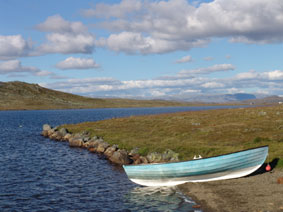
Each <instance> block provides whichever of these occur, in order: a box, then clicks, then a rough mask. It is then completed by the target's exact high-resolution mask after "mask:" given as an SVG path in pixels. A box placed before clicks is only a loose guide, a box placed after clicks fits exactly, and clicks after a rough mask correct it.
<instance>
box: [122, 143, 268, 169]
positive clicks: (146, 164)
mask: <svg viewBox="0 0 283 212" xmlns="http://www.w3.org/2000/svg"><path fill="white" fill-rule="evenodd" d="M264 147H269V145H264V146H259V147H253V148H249V149H244V150H240V151H236V152H231V153H226V154H222V155H216V156H211V157H205V158H199V159H191V160H185V161H176V162H161V163H145V164H129V165H123V167H130V166H148V165H162V164H173V163H184V162H190V161H199V160H206V159H210V158H217V157H221V156H226V155H231V154H235V153H240V152H245V151H250V150H253V149H260V148H264ZM267 155H268V152H267Z"/></svg>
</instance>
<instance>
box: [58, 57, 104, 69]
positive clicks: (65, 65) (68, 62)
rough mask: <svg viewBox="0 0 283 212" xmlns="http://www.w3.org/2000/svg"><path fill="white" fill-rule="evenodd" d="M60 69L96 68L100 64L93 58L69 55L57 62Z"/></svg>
mask: <svg viewBox="0 0 283 212" xmlns="http://www.w3.org/2000/svg"><path fill="white" fill-rule="evenodd" d="M56 67H57V68H59V69H63V70H66V69H94V68H99V67H100V66H99V65H98V64H96V63H95V61H94V60H93V59H92V58H76V57H68V58H66V59H65V60H63V61H61V62H59V63H57V64H56Z"/></svg>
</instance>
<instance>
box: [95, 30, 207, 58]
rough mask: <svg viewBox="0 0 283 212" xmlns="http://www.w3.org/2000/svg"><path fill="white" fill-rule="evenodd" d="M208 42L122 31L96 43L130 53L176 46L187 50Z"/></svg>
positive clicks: (158, 51)
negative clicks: (171, 38) (167, 38)
mask: <svg viewBox="0 0 283 212" xmlns="http://www.w3.org/2000/svg"><path fill="white" fill-rule="evenodd" d="M207 42H208V41H207V40H198V39H196V40H193V41H185V40H183V41H174V40H166V39H159V38H154V37H151V36H144V35H143V34H142V33H136V32H121V33H119V34H111V35H110V36H109V37H108V38H100V39H99V40H98V41H96V45H97V46H100V47H107V48H109V49H111V50H113V51H116V52H119V51H122V52H126V53H128V54H135V53H141V54H153V53H158V54H159V53H165V52H171V51H174V50H176V47H177V49H180V50H186V49H190V48H193V47H196V46H204V45H205V44H206V43H207Z"/></svg>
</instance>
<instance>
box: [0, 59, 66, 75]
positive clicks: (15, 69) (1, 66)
mask: <svg viewBox="0 0 283 212" xmlns="http://www.w3.org/2000/svg"><path fill="white" fill-rule="evenodd" d="M1 74H3V75H4V74H5V75H8V76H15V75H17V76H21V77H26V76H28V75H33V76H38V77H46V76H48V77H51V78H65V77H61V76H58V75H56V74H55V73H53V72H50V71H46V70H41V69H39V68H37V67H33V66H23V65H22V63H21V61H19V60H8V61H5V62H2V63H0V75H1ZM26 74H28V75H26Z"/></svg>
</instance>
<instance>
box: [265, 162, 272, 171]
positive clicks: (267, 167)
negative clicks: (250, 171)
mask: <svg viewBox="0 0 283 212" xmlns="http://www.w3.org/2000/svg"><path fill="white" fill-rule="evenodd" d="M265 170H266V171H267V172H269V171H270V170H271V166H270V165H269V164H267V166H266V167H265Z"/></svg>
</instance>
